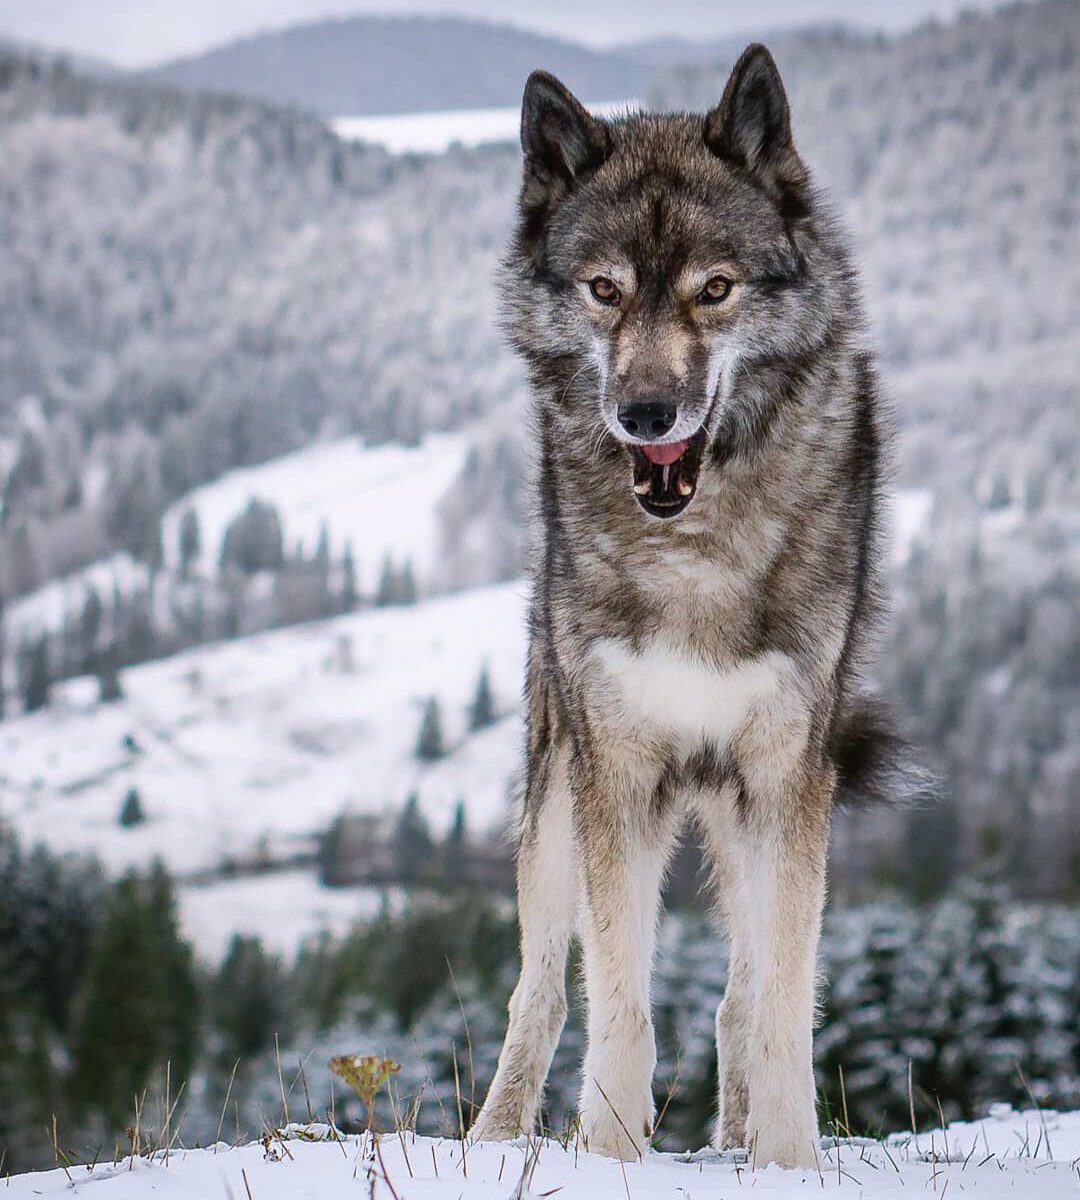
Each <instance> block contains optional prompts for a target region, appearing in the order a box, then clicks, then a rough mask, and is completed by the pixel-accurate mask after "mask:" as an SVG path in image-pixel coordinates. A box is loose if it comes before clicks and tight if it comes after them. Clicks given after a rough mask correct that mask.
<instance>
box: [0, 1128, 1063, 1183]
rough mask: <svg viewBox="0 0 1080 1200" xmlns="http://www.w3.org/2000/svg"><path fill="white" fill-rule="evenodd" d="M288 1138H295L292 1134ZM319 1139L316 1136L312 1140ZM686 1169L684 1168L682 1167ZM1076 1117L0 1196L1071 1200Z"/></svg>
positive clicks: (305, 1168) (518, 1149)
mask: <svg viewBox="0 0 1080 1200" xmlns="http://www.w3.org/2000/svg"><path fill="white" fill-rule="evenodd" d="M292 1128H293V1129H295V1128H296V1127H292ZM315 1128H316V1129H318V1130H325V1129H326V1127H325V1126H317V1127H315ZM694 1157H696V1158H697V1161H694V1160H693V1158H694ZM1078 1164H1080V1113H1066V1114H1060V1115H1059V1114H1056V1113H1039V1112H1034V1111H1032V1112H1019V1113H1018V1112H1013V1111H1011V1110H1009V1109H1008V1108H1007V1106H1001V1108H1000V1109H999V1110H998V1111H996V1112H995V1113H994V1114H993V1115H992V1116H990V1117H988V1118H987V1119H986V1120H983V1121H978V1122H975V1123H972V1124H961V1123H958V1124H954V1125H951V1126H949V1127H948V1128H947V1129H945V1130H944V1131H943V1130H940V1129H939V1130H937V1131H934V1132H928V1133H921V1134H919V1136H918V1137H917V1138H912V1137H911V1136H910V1135H906V1134H905V1135H896V1136H894V1137H892V1138H890V1139H889V1141H888V1142H887V1143H886V1144H882V1143H879V1142H871V1141H869V1140H867V1141H865V1142H862V1141H858V1140H857V1141H856V1142H854V1143H845V1144H843V1145H841V1146H839V1147H835V1146H833V1147H829V1146H827V1145H826V1144H823V1148H822V1151H821V1164H820V1170H815V1171H808V1172H807V1171H782V1170H780V1169H779V1168H777V1167H769V1168H767V1169H755V1168H754V1167H753V1165H752V1164H749V1163H735V1162H732V1161H730V1160H727V1161H725V1160H723V1159H718V1158H717V1156H715V1155H711V1154H709V1153H708V1152H706V1153H705V1154H702V1155H700V1156H691V1161H687V1158H686V1156H676V1155H672V1154H662V1153H656V1152H653V1153H650V1154H649V1155H648V1156H647V1157H646V1158H645V1160H644V1161H643V1162H639V1163H628V1164H626V1165H625V1166H623V1165H621V1164H619V1163H617V1162H614V1161H612V1160H611V1159H606V1158H600V1157H597V1156H595V1155H591V1154H587V1153H585V1152H584V1151H579V1149H578V1148H577V1147H576V1146H575V1145H574V1144H573V1142H571V1144H570V1145H569V1146H567V1147H565V1148H564V1147H563V1146H562V1145H560V1143H558V1142H554V1141H545V1142H536V1143H530V1144H524V1143H521V1144H517V1143H515V1144H512V1145H501V1144H496V1143H486V1144H481V1145H477V1146H472V1147H468V1146H466V1147H464V1148H463V1146H462V1144H461V1143H460V1142H456V1141H446V1140H440V1139H433V1138H414V1137H412V1136H410V1135H401V1136H398V1135H396V1134H388V1135H386V1136H384V1137H383V1138H382V1139H381V1143H380V1146H379V1153H378V1155H377V1156H376V1155H373V1154H372V1152H371V1150H370V1144H369V1142H368V1141H367V1139H364V1138H358V1137H349V1138H345V1139H343V1140H341V1141H320V1142H311V1141H305V1140H303V1138H302V1137H297V1136H293V1135H291V1134H290V1132H289V1131H286V1135H285V1137H284V1138H282V1139H278V1140H274V1141H271V1142H270V1143H269V1146H268V1148H267V1149H264V1147H263V1145H262V1144H260V1143H251V1144H249V1145H246V1146H240V1147H236V1148H230V1147H228V1146H226V1145H225V1144H224V1143H219V1145H218V1147H216V1148H215V1149H211V1150H196V1151H178V1150H175V1149H174V1150H173V1151H172V1152H171V1153H170V1154H169V1155H168V1157H167V1160H166V1156H165V1154H164V1152H163V1151H159V1152H158V1153H157V1154H156V1155H155V1156H154V1157H153V1160H152V1161H148V1160H147V1159H145V1158H143V1159H138V1160H136V1161H134V1162H132V1161H131V1160H124V1161H123V1162H120V1163H117V1164H113V1163H99V1164H98V1165H97V1166H95V1167H93V1169H89V1168H87V1167H79V1166H72V1167H70V1168H68V1170H66V1171H65V1170H54V1171H48V1172H42V1173H38V1174H32V1175H23V1176H16V1177H15V1178H13V1179H10V1180H9V1181H8V1186H7V1187H6V1188H5V1191H4V1194H5V1196H10V1197H11V1200H22V1198H23V1197H26V1198H29V1197H32V1196H33V1197H46V1198H48V1197H57V1198H59V1197H62V1196H70V1195H72V1194H73V1193H74V1194H76V1195H84V1194H85V1195H92V1196H100V1197H102V1200H136V1198H137V1200H143V1198H144V1197H146V1196H149V1195H151V1194H153V1195H156V1196H163V1197H170V1198H172V1200H210V1198H211V1197H221V1198H222V1200H243V1198H244V1197H248V1198H250V1200H297V1198H299V1197H303V1198H304V1200H340V1198H341V1197H343V1196H358V1197H360V1196H363V1197H371V1198H374V1200H526V1198H529V1197H532V1198H534V1200H535V1198H538V1197H545V1196H556V1195H557V1196H558V1197H559V1200H734V1197H737V1196H742V1195H753V1196H755V1197H758V1196H760V1197H771V1198H773V1200H790V1198H792V1197H798V1196H816V1195H820V1194H821V1193H822V1192H828V1193H840V1194H843V1195H846V1196H850V1197H852V1200H877V1198H879V1197H889V1196H908V1197H911V1196H933V1197H940V1198H942V1200H943V1198H944V1197H945V1196H946V1195H955V1196H960V1195H964V1196H975V1197H979V1198H981V1200H1006V1198H1008V1200H1043V1198H1046V1200H1051V1198H1053V1200H1056V1198H1058V1197H1074V1196H1076V1194H1077V1192H1078V1190H1080V1176H1078Z"/></svg>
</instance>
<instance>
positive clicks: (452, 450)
mask: <svg viewBox="0 0 1080 1200" xmlns="http://www.w3.org/2000/svg"><path fill="white" fill-rule="evenodd" d="M468 445H469V439H468V437H466V436H465V435H463V434H433V435H431V436H430V437H427V438H425V439H424V441H423V442H422V444H421V445H419V446H415V447H413V446H401V445H397V444H387V445H383V446H372V447H367V446H364V445H363V444H362V443H361V442H360V441H359V439H357V438H341V439H338V440H335V441H330V442H316V443H315V444H314V445H312V446H308V447H307V448H306V449H304V450H300V451H297V452H296V453H295V454H288V455H285V456H284V457H282V458H277V459H274V460H272V461H271V462H267V463H262V464H261V465H259V466H257V467H248V468H245V469H241V470H236V471H230V472H229V473H228V474H227V475H225V476H223V477H222V478H221V479H219V480H218V481H217V482H216V483H211V484H207V485H206V487H202V488H198V489H197V490H196V491H194V492H191V493H189V494H188V495H187V496H185V497H184V498H183V499H182V500H180V501H178V502H177V503H176V504H175V505H173V507H172V508H171V509H170V510H169V511H168V512H167V513H166V515H165V519H164V521H163V523H162V539H163V541H164V549H165V560H166V563H167V564H169V565H170V566H173V567H175V566H176V565H177V559H178V556H179V538H178V536H177V535H178V530H179V525H180V518H181V515H182V514H183V513H184V512H186V511H187V510H188V509H194V510H195V512H196V513H197V514H198V518H199V526H200V530H201V534H202V544H203V547H204V555H205V556H206V557H205V560H204V562H203V564H202V565H203V567H204V569H206V570H209V571H213V570H215V569H216V567H217V557H218V553H219V551H220V549H221V541H222V538H223V537H224V535H225V529H226V527H227V526H228V524H229V522H230V521H232V519H233V518H234V517H235V516H236V515H237V514H238V513H240V512H241V511H242V510H243V508H244V507H245V505H246V504H247V503H248V501H249V500H250V499H251V498H252V497H255V499H257V500H263V501H269V502H270V503H272V504H273V505H274V506H275V508H277V510H278V512H279V514H280V516H281V523H282V529H283V533H284V537H285V548H286V550H290V551H291V550H292V549H293V548H294V547H295V545H296V542H297V541H298V540H302V541H303V543H304V548H305V550H306V552H307V553H308V554H310V553H311V552H312V551H313V550H314V548H315V543H316V541H317V540H318V537H319V529H320V526H321V525H322V524H323V523H324V522H325V524H326V526H327V530H328V532H329V535H330V548H331V552H332V554H333V555H334V557H336V558H339V557H340V556H341V553H342V551H343V549H344V545H345V541H346V539H348V540H349V541H351V542H352V547H353V555H354V557H355V559H356V566H357V571H358V573H359V576H360V582H361V584H362V586H363V587H364V588H365V590H368V591H370V590H372V588H373V586H374V582H375V579H376V577H377V574H378V570H379V566H380V564H381V563H382V560H383V558H384V557H385V556H386V555H387V554H390V555H392V556H393V557H394V559H395V561H398V562H400V561H401V560H403V559H405V558H411V559H412V561H413V565H414V567H415V568H416V571H417V573H418V574H419V575H420V577H421V578H426V577H427V576H428V575H429V573H430V569H431V567H432V565H433V562H434V558H435V554H436V550H437V548H438V528H437V524H436V520H437V507H438V503H439V501H440V500H441V499H442V497H443V496H444V495H445V493H446V491H447V489H448V488H449V487H450V485H451V484H452V483H453V481H454V479H455V478H456V477H457V474H458V472H459V471H460V470H461V468H462V465H463V464H464V461H465V454H466V452H467V450H468Z"/></svg>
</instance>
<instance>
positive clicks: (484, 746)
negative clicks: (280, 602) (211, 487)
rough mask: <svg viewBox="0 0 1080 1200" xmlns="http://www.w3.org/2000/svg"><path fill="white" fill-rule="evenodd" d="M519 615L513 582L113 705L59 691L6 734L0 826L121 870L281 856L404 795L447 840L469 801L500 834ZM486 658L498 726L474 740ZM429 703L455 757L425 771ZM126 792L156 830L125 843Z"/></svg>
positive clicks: (328, 633) (243, 657) (227, 649)
mask: <svg viewBox="0 0 1080 1200" xmlns="http://www.w3.org/2000/svg"><path fill="white" fill-rule="evenodd" d="M524 604H525V586H524V585H523V584H521V583H514V584H503V585H500V586H498V587H492V588H484V589H479V590H476V591H472V592H467V593H463V594H461V595H457V596H452V597H446V598H443V599H439V600H432V601H429V602H426V603H423V604H419V605H416V606H412V607H404V608H393V609H374V610H368V611H365V612H362V613H356V614H353V615H350V616H345V617H339V618H336V619H334V620H330V621H325V622H319V623H316V624H311V625H303V626H294V627H292V628H289V629H284V630H278V631H275V632H273V633H266V634H261V635H258V636H255V637H251V638H246V639H243V640H240V641H235V642H228V643H223V644H217V645H213V646H205V647H200V648H198V649H195V650H191V651H188V652H187V653H185V654H182V655H178V656H177V657H175V658H171V659H166V660H163V661H161V662H155V663H147V664H145V665H144V666H140V667H134V668H131V669H129V670H127V671H125V672H124V673H123V687H124V692H125V695H124V699H123V700H121V701H119V702H118V703H116V704H111V705H101V704H99V703H97V700H96V690H95V689H94V688H93V687H92V686H89V685H90V681H89V680H73V681H72V682H71V683H69V684H64V685H60V686H58V687H57V689H56V692H55V695H54V698H53V701H52V703H51V704H50V706H49V707H48V708H46V709H43V710H41V711H39V712H36V713H33V714H31V715H29V716H22V717H15V718H11V719H9V720H7V721H5V722H4V724H3V725H2V726H0V754H2V760H0V764H2V765H0V817H2V818H3V819H4V820H5V821H8V822H9V823H10V824H11V825H12V826H13V827H14V828H15V829H16V831H17V832H18V833H19V834H20V836H21V837H22V838H23V839H24V840H25V841H26V842H27V843H28V844H32V843H34V842H36V841H43V842H45V843H47V844H48V845H49V846H50V847H52V848H53V849H54V850H57V851H88V852H92V853H95V854H97V855H99V856H100V857H101V859H102V860H103V861H104V862H105V864H106V865H107V866H108V867H109V868H110V869H111V870H113V871H119V870H122V869H124V868H125V867H127V866H130V865H145V864H147V863H149V862H150V861H151V860H153V859H154V858H155V857H160V858H162V859H163V860H164V861H165V863H166V864H167V865H168V866H169V868H170V869H171V870H172V871H173V872H174V873H177V874H180V875H183V874H186V873H191V872H196V871H203V870H206V869H208V868H214V867H216V866H218V865H220V864H221V862H222V860H223V859H224V858H225V857H226V856H232V857H234V858H238V859H247V860H251V859H258V858H270V859H277V860H280V859H282V858H286V857H288V856H289V855H290V854H292V853H294V852H295V851H297V850H298V849H301V850H303V849H310V847H311V844H312V835H313V834H314V833H316V832H318V831H319V830H322V829H324V828H326V827H327V826H328V824H329V823H330V821H331V820H332V819H333V818H334V817H335V816H336V815H337V814H338V813H340V812H341V811H342V810H343V809H346V808H349V809H352V810H354V811H357V812H364V811H366V812H396V811H398V810H400V808H401V805H402V803H403V801H404V799H405V797H406V796H407V794H408V793H409V792H410V791H416V792H417V793H418V795H419V797H420V803H421V809H422V811H423V812H424V814H425V815H426V816H427V817H428V819H429V820H430V821H431V824H432V826H433V829H434V831H435V833H436V834H437V835H439V834H441V833H442V832H444V831H445V829H446V828H447V827H448V826H449V823H450V821H451V819H452V816H453V811H454V807H455V805H456V803H457V801H458V800H459V799H462V800H464V801H465V803H466V806H467V813H468V821H469V826H470V829H471V830H472V831H473V832H478V831H481V830H485V829H491V828H495V827H499V826H501V825H502V823H503V822H504V821H505V820H506V818H507V815H508V793H509V787H510V782H511V777H512V775H513V773H514V771H515V769H516V768H517V765H518V756H519V747H520V713H519V710H518V705H519V696H520V688H521V678H522V671H523V657H524V643H525V637H524V627H525V616H524ZM343 656H344V657H345V658H351V660H352V669H351V670H348V669H344V667H343ZM485 662H486V663H487V664H488V668H489V672H490V676H491V683H492V687H493V690H494V693H495V697H496V703H497V706H498V709H499V711H500V712H501V713H502V714H503V717H502V719H501V720H500V721H499V722H498V723H497V724H495V725H494V726H492V727H490V728H489V729H486V730H484V731H482V732H481V733H478V734H475V735H470V734H468V732H467V708H468V705H469V702H470V701H471V699H472V696H473V693H474V690H475V686H476V681H477V678H478V676H479V673H480V669H481V665H482V664H483V663H485ZM432 695H434V696H437V697H438V699H439V702H440V706H441V710H442V718H443V729H444V734H445V739H446V743H447V747H448V750H449V754H448V756H447V757H446V758H445V759H443V760H442V761H440V762H438V763H435V764H434V765H426V764H423V763H420V762H418V761H417V759H416V757H415V754H414V751H415V746H416V737H417V730H418V728H419V722H420V716H421V708H422V705H423V703H424V701H425V700H426V699H427V697H429V696H432ZM131 787H135V788H138V790H139V793H140V796H141V799H142V804H143V807H144V809H145V812H146V815H147V820H146V822H145V823H144V824H141V825H137V826H135V827H132V828H129V829H121V828H120V827H119V826H118V824H117V816H118V814H119V811H120V805H121V802H122V800H123V797H124V795H125V793H126V792H127V790H128V789H129V788H131Z"/></svg>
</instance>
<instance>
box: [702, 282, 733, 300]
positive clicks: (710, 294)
mask: <svg viewBox="0 0 1080 1200" xmlns="http://www.w3.org/2000/svg"><path fill="white" fill-rule="evenodd" d="M730 295H731V280H730V279H725V278H724V276H723V275H714V276H713V277H712V279H710V280H709V281H708V283H706V284H705V286H704V287H703V288H702V289H701V291H700V292H698V294H697V302H698V304H721V303H723V301H725V300H726V299H727V298H728V296H730Z"/></svg>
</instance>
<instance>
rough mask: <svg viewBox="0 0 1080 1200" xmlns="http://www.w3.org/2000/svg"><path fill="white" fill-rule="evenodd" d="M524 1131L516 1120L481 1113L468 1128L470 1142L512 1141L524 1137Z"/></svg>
mask: <svg viewBox="0 0 1080 1200" xmlns="http://www.w3.org/2000/svg"><path fill="white" fill-rule="evenodd" d="M524 1136H525V1131H524V1130H523V1129H522V1127H521V1124H520V1123H519V1122H516V1121H512V1120H507V1119H505V1118H502V1119H500V1118H499V1117H498V1116H497V1115H495V1114H492V1115H487V1114H485V1113H483V1112H482V1113H481V1114H480V1115H479V1116H478V1117H477V1118H476V1120H475V1121H473V1123H472V1125H471V1127H470V1128H469V1141H470V1142H512V1141H514V1140H515V1139H516V1138H519V1137H524Z"/></svg>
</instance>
